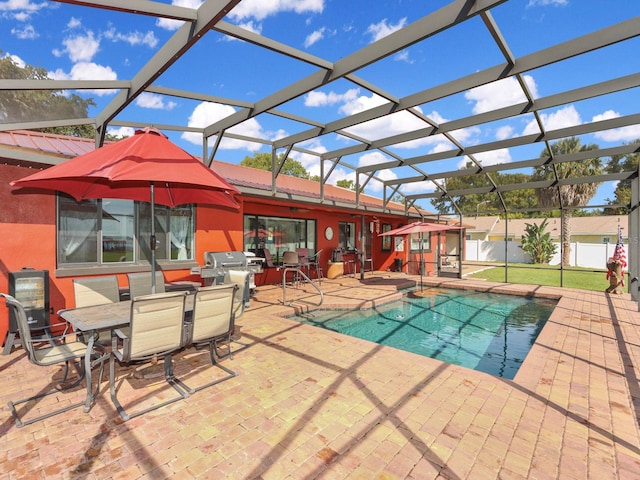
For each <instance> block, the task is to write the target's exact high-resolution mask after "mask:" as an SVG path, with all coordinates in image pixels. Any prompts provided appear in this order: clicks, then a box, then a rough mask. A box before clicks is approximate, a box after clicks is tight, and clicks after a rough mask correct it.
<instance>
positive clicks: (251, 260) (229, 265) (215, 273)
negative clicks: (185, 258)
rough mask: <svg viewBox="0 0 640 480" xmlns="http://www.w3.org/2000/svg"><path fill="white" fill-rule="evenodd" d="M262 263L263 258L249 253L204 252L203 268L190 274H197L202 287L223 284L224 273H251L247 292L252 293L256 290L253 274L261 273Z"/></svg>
mask: <svg viewBox="0 0 640 480" xmlns="http://www.w3.org/2000/svg"><path fill="white" fill-rule="evenodd" d="M263 262H264V258H260V257H256V256H255V254H254V253H251V252H204V267H198V268H197V270H198V271H197V272H194V270H196V269H194V270H192V273H196V274H199V275H200V278H202V280H203V283H204V285H219V284H222V283H224V276H225V273H226V272H228V271H229V270H243V271H245V270H248V271H250V272H251V275H250V276H249V290H250V291H253V290H254V289H255V288H256V283H255V274H256V273H262V263H263ZM249 293H250V292H247V295H249ZM247 299H248V297H247Z"/></svg>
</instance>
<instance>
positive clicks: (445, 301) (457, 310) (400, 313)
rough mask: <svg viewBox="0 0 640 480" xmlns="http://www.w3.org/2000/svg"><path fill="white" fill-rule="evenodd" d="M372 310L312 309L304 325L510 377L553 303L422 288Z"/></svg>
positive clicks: (467, 291) (545, 300)
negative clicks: (420, 290)
mask: <svg viewBox="0 0 640 480" xmlns="http://www.w3.org/2000/svg"><path fill="white" fill-rule="evenodd" d="M416 293H417V294H420V296H417V294H416V295H413V294H411V293H408V294H405V295H404V297H403V299H402V300H401V301H397V302H393V303H390V304H386V305H383V306H380V307H376V308H372V309H370V310H357V311H354V310H348V311H347V310H316V311H314V312H311V313H308V314H305V315H299V316H295V317H292V318H294V319H296V320H298V321H300V322H302V323H306V324H309V325H315V326H317V327H321V328H325V329H327V330H333V331H335V332H339V333H343V334H346V335H350V336H353V337H357V338H362V339H364V340H369V341H372V342H376V343H378V344H381V345H388V346H391V347H395V348H399V349H402V350H405V351H409V352H413V353H417V354H420V355H424V356H426V357H431V358H437V359H438V360H442V361H444V362H447V363H452V364H456V365H461V366H463V367H467V368H472V369H475V370H479V371H482V372H486V373H489V374H492V375H495V376H498V377H502V378H509V379H512V378H513V377H514V376H515V374H516V373H517V371H518V368H520V365H521V364H522V362H523V361H524V358H525V357H526V356H527V353H528V352H529V350H530V349H531V346H532V345H533V343H534V342H535V339H536V338H537V336H538V334H539V333H540V331H541V330H542V327H543V326H544V324H545V322H546V321H547V319H548V318H549V316H550V315H551V312H552V311H553V309H554V307H555V305H556V303H557V302H556V301H555V300H549V299H541V298H532V297H524V296H517V295H504V294H493V293H484V292H476V291H472V290H454V289H441V288H425V289H424V291H423V292H421V293H420V292H419V291H418V292H416Z"/></svg>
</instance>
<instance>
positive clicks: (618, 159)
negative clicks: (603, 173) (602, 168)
mask: <svg viewBox="0 0 640 480" xmlns="http://www.w3.org/2000/svg"><path fill="white" fill-rule="evenodd" d="M630 143H640V139H637V140H635V141H633V142H630ZM639 158H640V154H638V153H628V154H626V155H613V156H612V157H611V160H609V163H608V164H607V168H606V170H607V172H608V173H618V172H635V171H637V170H638V159H639ZM613 195H614V198H613V199H609V198H607V203H609V204H610V205H614V204H622V205H630V204H631V180H630V179H625V180H620V181H619V182H618V184H617V186H616V189H615V190H614V192H613ZM627 213H628V211H627V209H626V208H622V207H611V208H606V209H605V214H606V215H626V214H627Z"/></svg>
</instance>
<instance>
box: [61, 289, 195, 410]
mask: <svg viewBox="0 0 640 480" xmlns="http://www.w3.org/2000/svg"><path fill="white" fill-rule="evenodd" d="M194 298H195V295H191V294H187V296H186V298H185V306H184V312H185V316H186V315H188V314H190V313H191V312H192V311H193V302H194ZM131 303H132V302H131V300H127V301H122V302H115V303H108V304H105V305H95V306H91V307H81V308H66V309H63V310H59V311H58V315H59V316H60V317H61V318H63V319H64V320H65V321H67V322H68V323H69V324H70V325H71V326H72V327H73V328H74V330H75V331H76V332H82V333H87V334H88V341H87V354H86V356H85V359H84V363H85V374H86V376H87V378H86V380H87V398H86V400H85V406H84V411H85V412H88V411H89V410H90V408H91V403H92V401H93V396H92V392H91V355H92V353H93V345H94V342H95V338H94V335H93V333H94V332H96V331H98V330H106V329H114V328H118V327H124V326H127V325H129V323H130V321H131ZM101 354H102V355H108V353H101Z"/></svg>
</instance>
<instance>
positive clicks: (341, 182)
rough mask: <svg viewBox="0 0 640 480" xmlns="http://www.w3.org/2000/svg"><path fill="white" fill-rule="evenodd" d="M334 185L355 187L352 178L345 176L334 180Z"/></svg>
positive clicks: (353, 188) (350, 188)
mask: <svg viewBox="0 0 640 480" xmlns="http://www.w3.org/2000/svg"><path fill="white" fill-rule="evenodd" d="M336 185H337V186H338V187H342V188H348V189H349V190H355V189H356V184H355V183H354V182H353V180H347V179H346V178H343V179H342V180H338V181H337V182H336Z"/></svg>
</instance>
